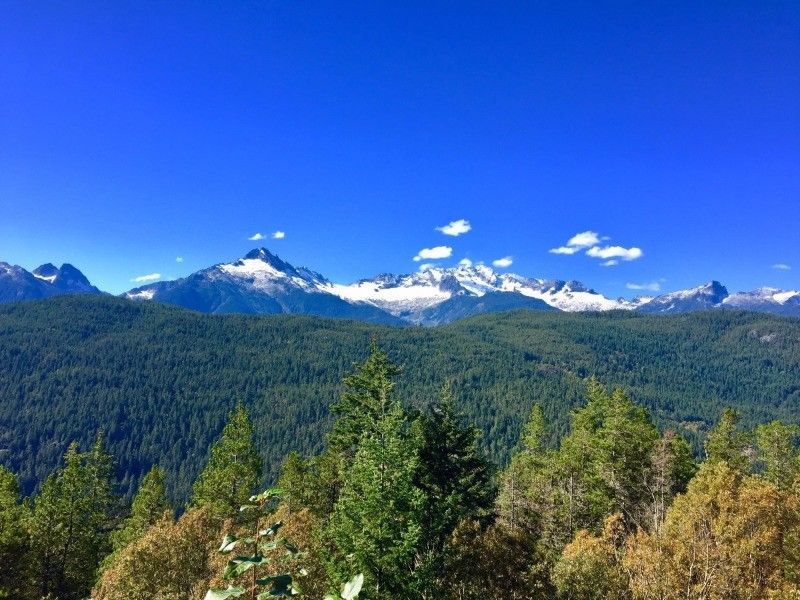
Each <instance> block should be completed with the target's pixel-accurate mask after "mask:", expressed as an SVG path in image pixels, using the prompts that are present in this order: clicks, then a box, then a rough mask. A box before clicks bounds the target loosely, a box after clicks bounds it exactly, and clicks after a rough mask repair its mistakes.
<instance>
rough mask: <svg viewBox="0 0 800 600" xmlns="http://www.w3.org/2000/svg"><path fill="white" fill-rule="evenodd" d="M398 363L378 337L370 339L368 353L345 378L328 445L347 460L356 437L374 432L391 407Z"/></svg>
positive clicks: (334, 409)
mask: <svg viewBox="0 0 800 600" xmlns="http://www.w3.org/2000/svg"><path fill="white" fill-rule="evenodd" d="M399 373H400V367H398V366H397V365H396V364H394V363H393V362H392V361H391V360H389V356H388V355H387V354H386V353H385V352H384V351H383V350H381V349H380V347H379V346H378V343H377V341H376V340H375V339H374V338H373V339H372V340H371V341H370V353H369V357H368V358H367V359H366V360H365V361H364V362H363V363H361V364H358V365H356V366H355V368H354V371H353V372H352V373H350V374H349V375H347V376H346V377H345V378H344V387H345V389H344V392H343V393H342V395H341V398H340V400H339V402H338V403H337V404H335V405H334V406H333V408H332V411H333V413H334V414H335V415H337V417H338V418H337V420H336V422H335V423H334V425H333V429H332V431H331V433H330V434H329V435H328V446H329V447H330V448H331V450H332V451H333V452H337V453H341V454H342V455H344V457H345V458H346V459H348V460H351V459H352V457H353V456H355V453H356V450H357V449H358V443H359V440H360V439H361V438H362V437H363V436H365V435H369V434H371V433H373V432H374V431H375V428H376V424H377V423H378V422H379V421H380V420H381V419H382V418H383V416H385V415H386V414H387V411H388V410H390V409H391V407H392V392H393V390H394V386H395V384H394V378H395V377H396V376H397V375H398V374H399Z"/></svg>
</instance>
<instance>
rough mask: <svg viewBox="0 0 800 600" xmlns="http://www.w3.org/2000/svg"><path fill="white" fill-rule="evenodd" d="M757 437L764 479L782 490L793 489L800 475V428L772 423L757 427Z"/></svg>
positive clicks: (777, 422) (776, 422) (778, 422)
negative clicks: (799, 444)
mask: <svg viewBox="0 0 800 600" xmlns="http://www.w3.org/2000/svg"><path fill="white" fill-rule="evenodd" d="M755 437H756V446H758V454H759V462H760V463H761V466H762V470H763V476H764V478H765V479H766V480H767V481H769V482H771V483H773V484H775V485H776V486H778V487H779V488H781V489H784V490H785V489H788V488H789V487H791V486H792V484H793V483H794V482H795V479H796V478H797V477H798V475H800V448H798V442H800V426H797V425H787V424H785V423H781V422H780V421H772V422H771V423H767V424H766V425H759V426H758V427H756V432H755Z"/></svg>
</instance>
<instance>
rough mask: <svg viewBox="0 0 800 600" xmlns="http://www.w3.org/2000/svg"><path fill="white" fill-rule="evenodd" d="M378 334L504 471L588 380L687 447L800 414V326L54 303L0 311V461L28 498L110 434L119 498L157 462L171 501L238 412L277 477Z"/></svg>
mask: <svg viewBox="0 0 800 600" xmlns="http://www.w3.org/2000/svg"><path fill="white" fill-rule="evenodd" d="M372 336H375V337H377V339H378V340H379V342H380V344H381V346H383V347H385V348H386V349H387V351H388V352H389V355H390V357H391V358H392V359H393V360H394V361H396V362H397V363H399V364H400V365H401V366H402V373H401V375H400V376H399V377H398V380H397V381H398V387H397V393H398V396H399V398H401V399H402V401H403V402H404V403H405V404H406V405H410V406H422V405H427V404H429V403H430V402H431V401H432V400H434V399H435V398H436V397H437V396H438V393H439V390H440V388H441V385H442V384H443V383H444V382H445V381H450V382H451V383H452V389H453V393H454V396H455V398H456V399H457V402H458V405H459V407H460V408H461V409H462V410H463V411H464V413H465V414H466V416H467V417H468V418H469V419H470V420H471V421H474V422H475V423H476V424H477V425H478V427H479V428H480V430H481V431H482V434H483V436H482V443H483V445H484V446H485V449H486V450H487V451H488V453H489V456H490V457H491V458H492V459H493V460H495V461H497V462H499V463H504V462H505V461H506V460H507V459H508V456H509V453H510V451H511V449H512V448H513V447H514V446H515V444H516V442H517V440H518V438H519V435H520V429H521V424H522V423H523V421H524V420H525V418H526V417H527V415H528V414H529V412H530V409H531V406H532V405H533V404H534V402H537V403H539V404H541V406H542V408H543V410H544V413H545V415H546V417H547V418H548V420H549V421H550V423H551V426H550V428H549V429H548V436H549V437H548V440H547V441H548V443H549V444H551V445H552V444H553V443H554V442H555V440H556V438H558V437H560V436H561V435H563V434H564V433H565V432H566V431H567V427H568V423H569V409H570V408H572V407H574V406H576V405H577V404H578V403H579V402H580V399H581V398H582V397H583V395H584V393H585V379H586V378H587V377H589V376H590V375H595V376H596V377H597V378H598V379H599V381H600V382H601V383H603V384H605V385H620V386H622V387H624V388H625V389H626V390H627V391H628V392H629V394H630V396H631V398H632V399H633V400H634V401H635V402H636V403H638V404H641V405H644V406H646V407H647V408H649V409H650V410H651V412H652V414H653V417H654V419H655V420H656V422H657V423H659V424H660V425H670V426H675V427H676V428H677V429H678V430H679V431H680V432H682V433H684V434H685V435H686V436H687V437H688V438H689V439H690V440H692V441H693V443H694V444H695V447H696V448H698V447H699V437H698V435H699V434H702V433H703V432H704V431H705V430H706V429H707V427H708V426H709V424H710V423H712V422H714V421H716V420H717V419H718V418H719V415H720V413H721V411H722V409H723V407H724V406H732V407H734V408H736V409H738V410H739V411H740V412H741V414H742V419H743V423H744V424H745V425H747V426H751V425H754V424H756V423H760V422H766V421H769V420H771V419H773V418H781V419H784V420H787V421H790V422H796V420H797V415H798V414H800V321H798V320H795V319H789V318H779V317H773V316H768V315H761V314H752V313H738V312H719V313H697V314H688V315H678V316H674V317H647V316H640V315H631V314H619V313H613V314H576V315H570V314H560V313H542V312H534V311H519V312H514V313H503V314H494V315H483V316H480V317H476V318H472V319H468V320H465V321H461V322H458V323H454V324H451V325H448V326H444V327H439V328H433V329H422V328H392V327H377V326H370V325H367V324H363V323H355V322H347V321H335V320H326V319H320V318H312V317H294V316H270V317H253V316H236V315H230V316H208V315H200V314H196V313H192V312H188V311H185V310H181V309H176V308H171V307H167V306H164V305H160V304H155V303H152V304H151V303H140V304H137V303H132V302H129V301H126V300H120V299H115V298H107V297H59V298H53V299H49V300H46V301H36V302H25V303H18V304H13V305H8V306H4V307H2V308H1V309H0V364H2V366H3V368H2V369H0V436H2V437H1V438H0V462H2V464H4V465H6V466H8V467H9V468H11V469H12V470H13V471H15V472H16V473H18V475H19V477H20V482H21V484H22V487H23V490H24V491H25V492H30V491H31V490H32V489H34V488H35V487H36V486H37V484H39V483H40V482H41V481H43V479H44V478H45V477H46V476H47V474H49V473H50V472H51V471H52V469H53V468H54V467H55V466H56V465H57V464H59V462H60V461H61V459H62V457H63V455H64V452H65V450H66V448H67V446H68V444H69V443H70V442H71V441H73V440H77V441H79V442H80V444H81V446H82V447H86V446H87V445H89V444H90V443H91V441H92V440H93V439H94V437H95V434H96V432H97V430H98V429H104V430H105V434H106V439H107V445H108V448H109V451H110V452H111V453H112V454H113V455H114V456H115V459H116V469H117V475H118V477H119V478H120V479H121V481H122V488H123V489H122V492H123V494H130V493H131V492H132V491H133V490H135V489H136V488H137V487H138V484H139V480H140V478H141V477H142V476H143V475H144V473H146V472H147V471H148V470H149V469H150V466H151V465H152V464H153V463H156V462H158V463H159V464H160V465H161V466H162V467H164V468H165V469H166V472H167V473H168V479H167V490H168V494H169V496H170V497H171V498H172V500H173V501H183V500H185V498H186V497H187V496H188V493H189V489H190V486H191V482H192V481H194V480H195V478H196V476H197V474H198V473H199V471H200V469H201V467H202V465H203V464H204V462H205V460H206V459H207V455H208V448H209V444H210V442H211V441H212V440H213V439H214V438H215V437H217V436H218V435H219V433H220V431H221V430H222V427H223V425H224V422H225V418H226V416H227V414H228V413H229V411H230V410H231V409H232V408H233V407H234V406H235V404H236V403H237V402H239V401H241V402H242V403H243V404H244V405H245V406H246V407H247V408H248V409H249V411H250V413H251V416H252V419H253V423H254V435H255V440H256V446H257V447H258V449H259V451H260V452H261V453H262V457H263V459H264V465H265V475H264V476H265V478H266V479H273V478H274V477H275V475H276V473H277V470H278V468H279V466H280V464H281V461H282V460H283V458H284V457H285V456H286V455H287V454H288V452H289V451H291V450H293V449H297V450H299V451H301V453H303V454H309V453H312V452H318V451H320V450H321V449H322V447H323V440H324V434H325V432H326V431H327V430H328V429H329V426H330V423H331V420H330V416H329V412H328V408H329V406H330V405H331V403H332V402H334V400H335V399H336V398H337V397H338V393H339V391H340V389H341V381H342V377H343V375H344V374H345V373H346V372H347V371H348V370H349V369H350V368H351V366H352V364H353V362H354V361H357V360H362V359H363V358H364V356H365V355H366V353H367V350H368V341H369V339H370V337H372Z"/></svg>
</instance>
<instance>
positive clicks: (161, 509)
mask: <svg viewBox="0 0 800 600" xmlns="http://www.w3.org/2000/svg"><path fill="white" fill-rule="evenodd" d="M164 480H165V473H164V470H163V469H162V468H160V467H159V466H158V465H153V467H152V468H151V469H150V471H149V472H148V473H147V475H145V476H144V478H143V479H142V483H141V484H140V485H139V491H138V492H137V493H136V496H135V497H134V499H133V503H132V504H131V514H130V516H129V517H128V518H127V519H125V521H124V523H123V524H122V527H121V528H120V529H119V530H117V531H115V532H114V533H113V534H111V545H112V547H113V549H114V553H115V554H116V553H118V552H119V551H120V550H121V549H122V548H124V547H125V546H127V545H128V544H130V543H131V542H132V541H134V540H137V539H139V538H140V537H142V535H144V533H145V532H146V531H147V529H148V528H150V526H152V525H154V524H155V523H157V522H158V521H160V520H161V519H163V518H164V515H165V513H167V514H169V513H171V509H170V506H169V503H168V502H167V497H166V493H165V488H164ZM112 556H113V555H112Z"/></svg>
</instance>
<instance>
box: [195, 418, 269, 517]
mask: <svg viewBox="0 0 800 600" xmlns="http://www.w3.org/2000/svg"><path fill="white" fill-rule="evenodd" d="M261 466H262V461H261V457H260V456H259V454H258V452H257V450H256V448H255V445H254V444H253V426H252V425H251V423H250V417H249V416H248V414H247V410H246V409H245V408H244V407H243V406H242V405H239V406H237V407H236V409H235V410H234V411H233V412H232V413H231V414H230V415H229V417H228V423H227V424H226V425H225V428H224V429H223V430H222V435H221V436H220V438H219V439H218V440H217V441H216V442H215V443H214V445H213V446H211V456H210V457H209V459H208V463H206V466H205V469H203V472H202V473H200V477H199V478H198V479H197V481H196V482H195V484H194V488H193V492H194V493H193V496H192V500H191V506H193V507H200V506H209V507H211V509H212V510H213V512H214V514H215V515H216V516H218V517H220V518H225V517H230V516H234V515H236V514H237V513H238V512H239V507H240V506H242V505H243V504H246V503H247V499H248V498H249V497H250V495H251V494H252V492H253V491H254V490H255V488H256V486H257V485H258V483H259V480H260V479H261Z"/></svg>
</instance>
